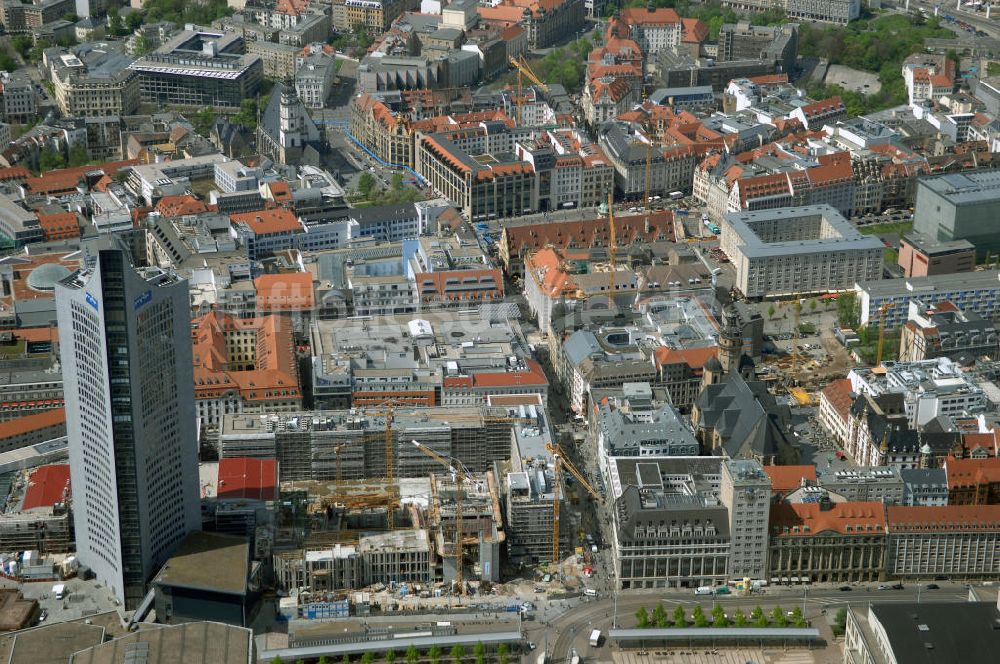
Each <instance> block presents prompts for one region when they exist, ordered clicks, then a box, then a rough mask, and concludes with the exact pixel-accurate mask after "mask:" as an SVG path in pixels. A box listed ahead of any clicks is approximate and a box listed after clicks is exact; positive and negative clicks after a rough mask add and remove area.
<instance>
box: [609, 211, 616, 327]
mask: <svg viewBox="0 0 1000 664" xmlns="http://www.w3.org/2000/svg"><path fill="white" fill-rule="evenodd" d="M617 249H618V247H617V246H616V245H615V201H614V198H613V197H612V194H611V192H608V310H609V311H610V310H611V309H612V308H613V307H614V302H615V251H616V250H617Z"/></svg>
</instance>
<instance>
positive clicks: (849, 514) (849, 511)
mask: <svg viewBox="0 0 1000 664" xmlns="http://www.w3.org/2000/svg"><path fill="white" fill-rule="evenodd" d="M769 523H770V526H771V533H772V535H775V536H777V537H811V536H813V535H818V534H820V533H824V532H835V533H839V534H841V535H875V534H884V533H885V505H883V504H882V503H875V502H847V503H834V504H833V505H831V506H829V509H827V510H823V509H821V508H820V505H819V503H777V504H775V505H772V506H771V517H770V522H769ZM786 528H787V531H786Z"/></svg>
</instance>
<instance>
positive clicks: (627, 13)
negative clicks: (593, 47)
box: [619, 7, 681, 25]
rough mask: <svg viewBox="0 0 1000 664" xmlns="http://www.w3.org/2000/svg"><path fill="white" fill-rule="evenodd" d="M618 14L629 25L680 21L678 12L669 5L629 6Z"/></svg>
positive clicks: (664, 23) (663, 23)
mask: <svg viewBox="0 0 1000 664" xmlns="http://www.w3.org/2000/svg"><path fill="white" fill-rule="evenodd" d="M619 14H620V15H621V17H622V18H623V19H625V22H626V23H628V24H629V25H668V24H671V23H675V24H676V23H680V22H681V17H680V14H678V13H677V12H676V11H674V10H673V9H670V8H669V7H659V8H657V9H652V8H649V7H629V8H628V9H623V10H621V11H620V12H619Z"/></svg>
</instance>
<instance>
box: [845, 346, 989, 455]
mask: <svg viewBox="0 0 1000 664" xmlns="http://www.w3.org/2000/svg"><path fill="white" fill-rule="evenodd" d="M847 377H848V378H849V379H850V381H851V391H852V392H855V393H856V394H859V395H865V394H867V395H870V396H873V397H879V396H883V395H888V394H899V395H902V398H901V402H902V405H903V407H904V409H905V410H904V413H903V414H904V415H905V417H906V419H907V421H908V422H909V425H910V426H911V427H913V428H917V427H923V426H924V425H926V424H927V423H928V422H930V421H931V420H933V419H934V418H936V417H938V416H939V415H950V416H952V417H957V416H960V415H963V414H965V415H977V414H979V413H982V412H984V411H985V410H986V408H987V407H988V400H987V398H986V393H985V392H984V390H983V388H982V387H980V386H979V385H978V384H977V383H976V382H975V381H974V380H973V378H972V377H971V376H969V375H968V374H966V373H965V372H963V371H962V370H961V367H960V366H959V365H958V364H956V363H955V362H953V361H951V360H949V359H948V358H947V357H939V358H937V359H933V360H923V361H921V362H885V363H883V365H882V367H879V368H878V369H868V368H857V369H852V370H851V371H850V372H849V373H848V374H847ZM855 458H857V457H855ZM873 465H879V464H873Z"/></svg>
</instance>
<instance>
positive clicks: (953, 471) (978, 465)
mask: <svg viewBox="0 0 1000 664" xmlns="http://www.w3.org/2000/svg"><path fill="white" fill-rule="evenodd" d="M944 469H945V473H947V476H948V488H949V489H954V488H957V487H970V486H979V485H980V484H990V483H993V482H1000V459H998V458H989V459H955V458H953V457H949V458H948V459H946V460H945V462H944Z"/></svg>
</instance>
